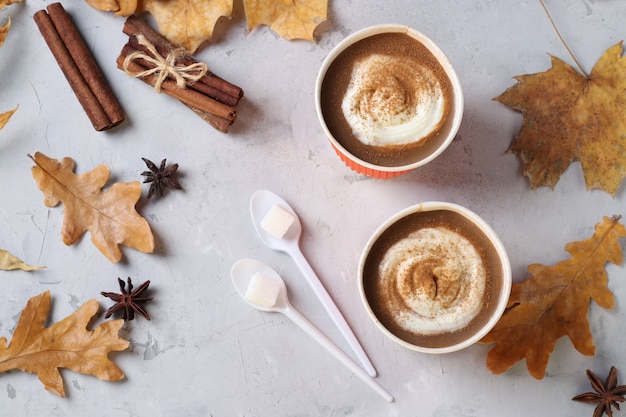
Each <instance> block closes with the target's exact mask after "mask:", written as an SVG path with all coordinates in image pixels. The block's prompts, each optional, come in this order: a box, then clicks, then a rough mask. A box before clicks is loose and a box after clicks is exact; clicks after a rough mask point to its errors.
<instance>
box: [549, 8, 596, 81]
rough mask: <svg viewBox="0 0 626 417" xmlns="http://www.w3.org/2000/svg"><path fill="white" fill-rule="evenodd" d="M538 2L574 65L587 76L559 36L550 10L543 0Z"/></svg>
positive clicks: (559, 33)
mask: <svg viewBox="0 0 626 417" xmlns="http://www.w3.org/2000/svg"><path fill="white" fill-rule="evenodd" d="M539 4H541V7H543V11H544V12H545V13H546V16H548V19H550V24H551V25H552V27H553V28H554V30H555V32H556V34H557V35H558V37H559V39H560V40H561V43H562V44H563V46H565V49H567V52H568V53H569V55H570V56H571V57H572V59H573V60H574V62H575V63H576V65H578V69H579V70H580V72H582V73H583V75H584V76H585V78H589V74H587V72H586V71H585V70H584V69H583V67H582V65H580V62H578V60H577V59H576V57H575V56H574V54H573V53H572V51H571V49H569V46H567V43H566V42H565V40H564V39H563V37H562V36H561V32H559V29H558V28H557V27H556V24H555V23H554V20H553V19H552V16H551V15H550V12H549V11H548V8H547V7H546V5H545V3H544V2H543V0H539Z"/></svg>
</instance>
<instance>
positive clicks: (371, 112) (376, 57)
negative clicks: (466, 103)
mask: <svg viewBox="0 0 626 417" xmlns="http://www.w3.org/2000/svg"><path fill="white" fill-rule="evenodd" d="M341 108H342V111H343V114H344V117H345V119H346V121H347V122H348V124H349V125H350V127H351V128H352V130H353V133H354V135H355V136H356V137H357V138H358V139H359V140H360V141H361V142H362V143H364V144H366V145H371V146H401V145H409V144H417V143H419V142H421V141H423V140H424V139H425V138H427V137H428V136H429V135H431V134H432V133H433V132H435V131H437V130H438V129H439V128H441V126H442V124H443V123H444V121H445V120H444V119H445V113H446V103H445V94H444V91H443V87H442V85H441V83H440V82H439V79H438V78H437V75H436V74H435V73H434V72H433V70H432V69H431V68H429V67H428V66H425V65H422V63H421V62H420V61H418V60H417V59H414V58H411V57H398V56H390V55H383V54H372V55H370V56H368V57H365V58H363V59H362V60H360V61H359V62H357V63H356V64H355V66H354V68H353V71H352V76H351V80H350V83H349V85H348V88H347V91H346V94H345V96H344V98H343V100H342V103H341Z"/></svg>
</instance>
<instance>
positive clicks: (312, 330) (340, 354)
mask: <svg viewBox="0 0 626 417" xmlns="http://www.w3.org/2000/svg"><path fill="white" fill-rule="evenodd" d="M283 313H284V314H285V316H287V317H289V318H290V319H291V320H292V321H293V322H294V323H295V324H297V325H298V327H300V328H301V329H302V330H304V331H305V332H307V333H308V334H309V336H311V337H312V338H313V339H314V340H315V341H316V342H318V343H319V344H320V345H322V347H324V348H325V349H326V350H327V351H328V352H330V353H331V354H332V355H333V356H334V357H335V358H336V359H338V360H339V362H341V363H343V364H344V365H345V366H346V367H347V368H348V369H349V370H351V371H352V372H353V373H354V374H355V375H356V376H358V377H359V378H361V379H362V380H363V381H364V382H365V383H366V384H367V385H369V386H370V387H371V388H372V389H374V391H376V392H377V393H378V394H380V396H382V397H383V398H384V399H385V400H386V401H388V402H393V396H392V395H391V394H389V393H388V392H387V391H386V390H385V389H384V388H383V387H381V386H380V384H378V382H376V381H375V380H374V379H373V378H372V377H371V376H370V375H368V374H367V373H366V372H365V371H364V370H363V368H361V367H360V366H359V365H357V364H356V362H354V361H353V360H352V359H350V357H349V356H348V355H346V354H345V352H344V351H343V350H341V349H339V348H338V347H337V345H335V344H334V343H333V342H332V341H331V340H330V339H328V338H327V337H326V336H325V335H324V334H323V333H322V332H321V331H320V330H319V329H318V328H317V327H315V326H314V325H313V324H311V322H310V321H308V320H307V319H306V318H305V317H304V316H303V315H302V314H300V313H299V312H298V311H297V310H295V309H293V307H291V306H289V307H288V308H286V309H285V310H283Z"/></svg>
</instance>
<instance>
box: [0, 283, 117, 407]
mask: <svg viewBox="0 0 626 417" xmlns="http://www.w3.org/2000/svg"><path fill="white" fill-rule="evenodd" d="M98 308H99V304H98V301H96V300H89V301H87V302H86V303H85V304H83V305H82V306H81V307H80V308H79V309H78V310H77V311H75V312H74V313H72V314H71V315H70V316H68V317H66V318H65V319H63V320H61V321H59V322H57V323H55V324H54V325H52V326H50V327H44V323H45V321H46V318H47V316H48V312H49V310H50V292H49V291H46V292H44V293H42V294H40V295H38V296H35V297H33V298H31V299H30V300H28V303H27V304H26V307H24V310H23V311H22V313H21V315H20V319H19V321H18V323H17V326H16V327H15V330H14V332H13V338H12V340H11V344H9V345H8V346H7V339H6V338H4V337H0V372H6V371H10V370H12V369H19V370H21V371H24V372H28V373H31V374H36V375H37V376H38V377H39V380H40V381H41V382H42V383H43V384H44V387H45V388H46V389H47V390H49V391H51V392H53V393H55V394H57V395H59V396H61V397H64V396H65V390H64V388H63V378H62V377H61V373H60V372H59V368H67V369H71V370H72V371H75V372H79V373H81V374H85V375H93V376H95V377H97V378H99V379H102V380H105V381H118V380H120V379H122V378H124V373H123V372H122V370H121V369H120V368H119V367H118V366H117V365H116V364H115V363H114V362H112V361H111V360H109V359H108V357H107V355H108V354H109V352H111V351H123V350H125V349H126V348H128V345H129V342H128V341H127V340H124V339H122V338H120V337H119V335H118V333H119V330H120V329H121V327H122V325H123V324H124V321H123V320H110V321H107V322H105V323H102V324H100V325H98V326H97V327H96V328H95V329H93V330H88V329H87V327H88V326H89V322H90V321H91V319H92V317H93V316H95V315H96V313H97V312H98Z"/></svg>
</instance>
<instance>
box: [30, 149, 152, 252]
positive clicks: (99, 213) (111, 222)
mask: <svg viewBox="0 0 626 417" xmlns="http://www.w3.org/2000/svg"><path fill="white" fill-rule="evenodd" d="M31 158H32V159H33V161H35V164H36V165H35V166H33V168H32V174H33V178H34V179H35V181H36V182H37V186H38V187H39V189H40V190H41V191H42V192H43V194H44V204H45V205H46V206H47V207H54V206H56V205H57V204H59V203H60V202H61V203H63V205H64V210H63V213H64V218H63V226H62V229H61V237H62V239H63V243H65V244H66V245H68V246H69V245H73V244H74V243H76V242H77V241H78V240H79V239H80V238H81V237H82V235H83V234H84V233H85V232H86V231H89V232H90V233H91V241H92V242H93V244H94V245H95V246H96V247H97V248H98V249H100V252H102V253H103V254H104V255H105V256H106V257H107V258H108V259H109V260H110V261H111V262H118V261H119V260H120V259H121V258H122V252H121V250H120V248H119V245H124V246H128V247H131V248H134V249H137V250H140V251H142V252H148V253H150V252H152V251H153V250H154V236H153V235H152V231H151V229H150V225H149V224H148V222H147V221H146V220H145V219H144V218H143V217H141V216H140V215H139V213H137V211H136V210H135V204H136V203H137V201H138V200H139V197H140V196H141V184H140V182H139V181H134V182H131V183H123V182H118V183H116V184H113V185H112V186H111V187H110V188H109V189H107V190H106V191H102V188H103V187H104V186H105V185H106V183H107V181H108V180H109V168H108V167H107V166H106V165H99V166H97V167H96V168H94V169H93V170H92V171H89V172H86V173H84V174H80V175H77V174H75V173H74V161H73V160H72V159H71V158H63V159H62V160H61V162H59V161H57V160H56V159H51V158H48V157H47V156H46V155H44V154H42V153H40V152H37V153H36V154H35V156H34V157H32V156H31Z"/></svg>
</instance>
